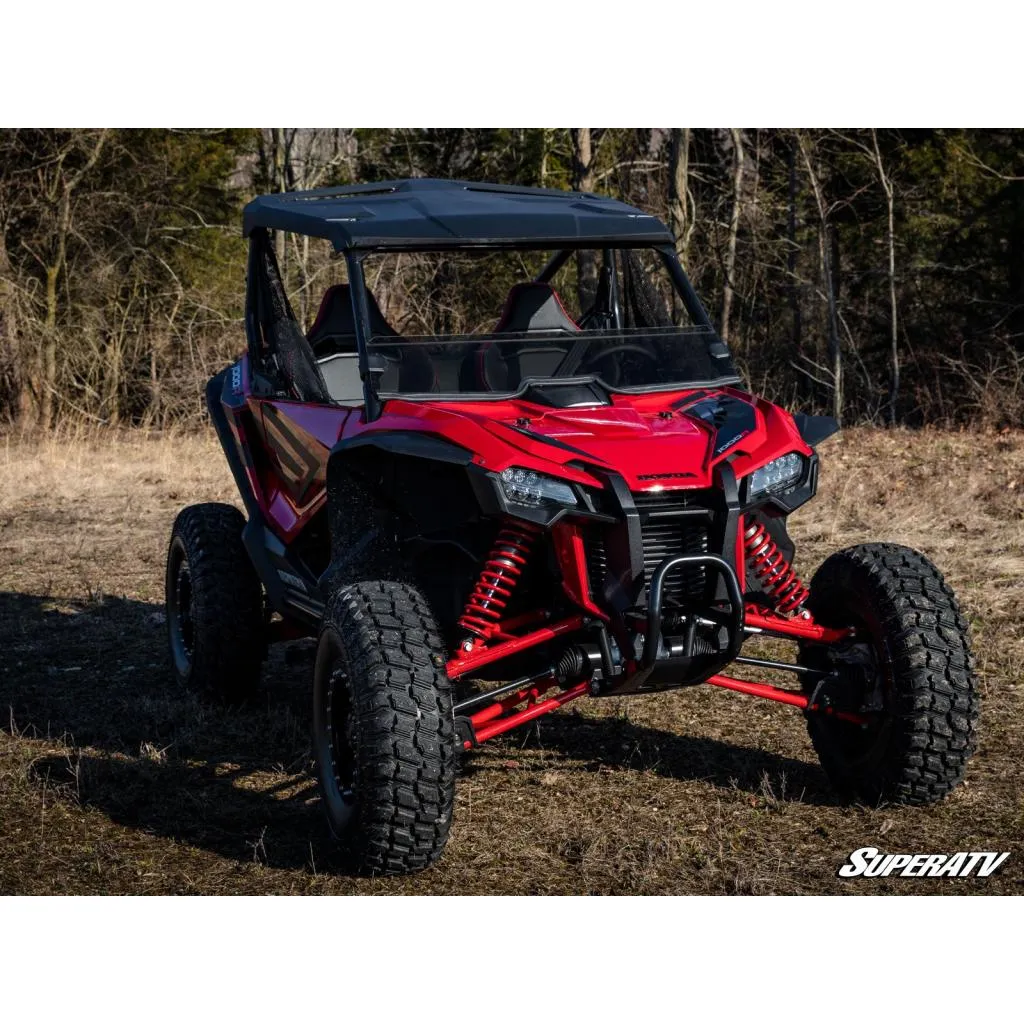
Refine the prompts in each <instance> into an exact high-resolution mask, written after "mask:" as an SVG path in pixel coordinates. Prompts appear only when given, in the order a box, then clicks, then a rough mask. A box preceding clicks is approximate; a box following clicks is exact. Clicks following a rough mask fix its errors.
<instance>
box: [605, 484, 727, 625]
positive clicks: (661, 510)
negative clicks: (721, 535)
mask: <svg viewBox="0 0 1024 1024" xmlns="http://www.w3.org/2000/svg"><path fill="white" fill-rule="evenodd" d="M633 502H634V504H635V505H636V507H637V511H638V512H639V513H640V535H641V538H642V541H643V552H644V583H645V586H646V585H648V584H650V581H651V574H652V573H653V572H654V570H655V569H657V567H658V566H659V565H660V564H661V563H662V562H663V561H664V560H665V559H666V558H670V557H671V556H673V555H696V554H707V553H708V548H709V540H710V526H711V513H710V512H709V511H708V510H707V508H706V506H702V505H701V503H700V499H699V495H697V494H694V493H693V492H686V493H685V494H681V493H678V492H671V491H669V492H654V493H650V492H646V493H642V494H634V495H633ZM586 550H587V568H588V571H589V573H590V586H591V591H592V592H593V594H594V595H595V596H599V595H600V594H601V590H602V587H603V584H604V581H605V579H606V578H607V576H608V568H609V567H608V550H607V544H606V534H605V531H604V530H602V529H597V530H593V531H592V532H591V533H590V535H589V536H588V538H587V544H586ZM706 589H707V569H706V568H705V567H704V566H690V567H680V568H679V569H676V570H674V571H673V572H671V573H669V575H668V576H667V577H666V579H665V587H664V591H663V600H664V602H665V604H666V605H667V606H669V607H673V606H675V607H678V606H680V605H685V604H693V603H699V602H701V601H703V600H704V599H705V596H706Z"/></svg>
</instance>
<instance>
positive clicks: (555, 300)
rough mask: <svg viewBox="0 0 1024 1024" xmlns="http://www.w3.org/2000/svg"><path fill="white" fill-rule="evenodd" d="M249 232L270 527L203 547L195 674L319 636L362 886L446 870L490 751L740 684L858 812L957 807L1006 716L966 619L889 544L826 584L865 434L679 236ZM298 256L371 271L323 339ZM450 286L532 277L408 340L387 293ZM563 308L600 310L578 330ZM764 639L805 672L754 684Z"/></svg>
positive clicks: (248, 496)
mask: <svg viewBox="0 0 1024 1024" xmlns="http://www.w3.org/2000/svg"><path fill="white" fill-rule="evenodd" d="M244 231H245V235H246V236H247V237H248V238H249V243H250V251H249V267H248V286H247V301H246V334H247V338H248V351H247V353H246V354H245V355H243V356H242V357H241V359H240V360H239V361H238V362H237V363H235V364H234V365H233V366H231V367H229V368H228V369H226V370H224V371H222V372H221V373H218V374H217V375H216V376H215V377H214V378H213V379H212V380H211V381H210V383H209V386H208V388H207V402H208V405H209V410H210V414H211V416H212V419H213V423H214V426H215V427H216V430H217V433H218V435H219V437H220V440H221V443H222V444H223V447H224V452H225V454H226V456H227V459H228V462H229V463H230V466H231V469H232V472H233V474H234V477H235V480H236V482H237V484H238V488H239V491H240V492H241V496H242V500H243V501H244V503H245V508H246V513H247V515H246V516H243V515H242V514H241V513H240V512H239V511H238V510H236V509H235V508H233V507H230V506H225V505H209V504H207V505H195V506H192V507H189V508H186V509H184V510H183V511H182V512H181V513H180V515H179V516H178V518H177V520H176V522H175V525H174V532H173V535H172V538H171V544H170V550H169V554H168V563H167V609H168V616H167V620H168V625H169V635H170V646H171V654H172V658H173V663H174V668H175V672H176V674H177V676H178V677H179V678H180V679H181V680H182V681H184V682H188V683H191V684H197V685H199V686H202V687H206V688H210V689H214V690H218V691H220V692H221V693H222V694H224V695H226V696H228V697H229V698H232V699H236V698H241V697H244V696H245V695H246V694H247V693H248V692H249V691H250V690H252V689H253V687H255V686H256V684H257V681H258V677H259V674H260V665H261V661H262V659H263V657H264V654H265V652H266V646H267V643H268V642H269V641H273V640H276V639H284V638H294V637H298V636H303V635H307V636H318V637H319V645H318V648H317V653H316V667H315V671H314V678H313V746H314V753H315V756H316V761H317V765H318V773H319V781H320V786H321V790H322V795H323V804H324V807H325V810H326V812H327V818H328V821H329V823H330V826H331V829H332V830H333V832H334V834H335V835H336V836H337V837H338V838H339V839H341V840H343V841H344V842H345V843H346V845H347V846H348V847H349V849H350V851H351V852H352V853H353V855H354V856H355V858H356V860H357V862H358V864H359V865H360V866H361V868H362V869H364V870H369V871H375V872H403V871H411V870H415V869H419V868H423V867H426V866H427V865H429V864H430V863H432V862H433V861H434V860H435V859H436V858H437V857H438V855H439V854H440V852H441V850H442V849H443V847H444V844H445V841H446V839H447V836H448V832H449V829H450V827H451V822H452V810H453V796H454V787H455V776H456V764H457V758H458V755H459V753H460V752H462V751H466V750H471V749H472V748H473V747H476V746H477V745H478V744H480V743H483V742H484V741H486V740H489V739H491V738H492V737H494V736H497V735H500V734H501V733H503V732H506V731H507V730H509V729H512V728H514V727H516V726H518V725H522V724H524V723H526V722H529V721H531V720H533V719H535V718H538V717H539V716H541V715H545V714H547V713H548V712H550V711H554V710H555V709H557V708H559V707H561V706H563V705H564V704H567V703H568V702H569V701H572V700H576V699H577V698H580V697H584V696H589V697H598V698H600V697H604V696H621V695H625V694H634V693H651V692H654V691H660V690H668V689H677V688H679V687H684V686H695V685H699V684H711V685H713V686H721V687H726V688H727V689H731V690H736V691H738V692H739V693H743V694H748V695H752V696H756V697H762V698H767V699H769V700H774V701H780V702H782V703H785V704H791V705H792V706H793V707H796V708H799V709H800V710H801V711H802V712H803V713H804V715H805V717H806V719H807V724H808V728H809V730H810V735H811V739H812V741H813V743H814V746H815V749H816V750H817V752H818V755H819V757H820V759H821V762H822V765H823V766H824V768H825V770H826V772H827V773H828V775H829V777H830V779H831V780H832V782H833V783H834V784H835V785H836V786H837V787H838V788H839V789H840V790H841V791H842V792H843V793H845V794H847V795H849V796H850V797H854V798H858V799H860V800H863V801H867V802H869V803H872V804H874V803H876V802H879V801H883V800H894V801H902V802H906V803H918V804H920V803H929V802H932V801H935V800H938V799H940V798H941V797H943V796H945V795H946V794H947V793H948V792H949V791H950V790H951V789H952V788H953V787H954V786H955V785H956V784H957V783H958V782H959V781H960V779H961V777H962V775H963V772H964V768H965V764H966V762H967V759H968V757H969V756H970V754H971V751H972V748H973V735H974V729H975V723H976V719H977V693H976V686H975V679H974V674H973V661H972V657H971V653H970V646H969V638H968V630H967V623H966V622H965V620H964V617H963V615H962V614H961V613H960V609H959V607H958V605H957V601H956V598H955V597H954V595H953V592H952V590H951V589H950V588H949V586H948V585H947V584H946V583H945V582H944V580H943V578H942V576H941V574H940V573H939V571H938V570H937V569H936V568H935V566H933V565H932V564H931V562H929V561H928V559H927V558H925V557H924V556H923V555H921V554H919V553H917V552H916V551H912V550H909V549H908V548H904V547H898V546H896V545H892V544H865V545H859V546H856V547H852V548H848V549H846V550H844V551H840V552H838V553H837V554H834V555H832V556H831V557H830V558H828V559H827V560H826V561H825V563H824V564H823V565H822V566H821V568H820V569H819V570H818V571H817V573H816V574H815V575H814V577H813V579H812V580H811V581H810V583H809V584H806V583H804V582H803V580H801V578H800V577H798V576H797V574H796V573H795V571H794V569H793V543H792V541H791V540H790V538H789V536H788V534H787V531H786V517H787V516H788V515H789V513H791V512H793V511H794V510H795V509H797V508H799V507H800V506H801V505H803V504H804V503H805V502H807V501H808V500H810V499H811V498H812V497H814V494H815V489H816V486H817V478H818V456H817V454H816V452H815V448H816V446H817V445H818V444H819V442H821V441H822V440H824V439H825V438H826V437H828V436H829V435H830V434H832V433H833V432H834V431H835V430H836V424H835V422H834V421H833V420H831V419H829V418H827V417H822V416H811V415H803V414H798V415H791V414H790V413H788V412H786V411H785V410H784V409H781V408H779V407H778V406H775V405H772V404H771V403H769V402H765V401H763V400H761V399H758V398H756V397H754V396H753V395H751V394H750V393H749V392H748V391H746V390H745V389H744V387H743V383H742V381H741V379H740V377H739V375H738V374H737V372H736V370H735V368H734V365H733V361H732V358H731V356H730V353H729V350H728V349H727V347H726V346H725V345H724V344H723V342H722V341H721V340H720V339H719V338H718V336H717V335H716V333H715V330H714V328H713V326H712V324H711V322H710V321H709V319H708V316H707V313H706V312H705V311H704V309H703V307H702V306H701V304H700V301H699V300H698V298H697V296H696V295H695V293H694V291H693V288H692V287H691V285H690V283H689V281H688V279H687V277H686V275H685V273H684V272H683V269H682V267H681V266H680V265H679V262H678V260H677V258H676V254H675V248H674V245H673V239H672V236H671V234H670V232H669V231H668V230H667V229H666V228H665V226H664V225H663V224H662V223H661V222H660V221H658V220H657V219H656V218H654V217H652V216H650V215H648V214H645V213H643V212H642V211H640V210H638V209H634V208H632V207H630V206H627V205H625V204H623V203H620V202H617V201H615V200H612V199H608V198H605V197H601V196H597V195H589V194H581V193H565V192H556V191H551V190H545V189H530V188H515V187H505V186H497V185H484V184H474V183H466V182H446V181H430V180H414V181H397V182H386V183H382V184H375V185H367V186H356V187H349V188H339V189H325V190H320V191H316V192H307V193H285V194H280V195H271V196H263V197H261V198H259V199H256V200H255V201H253V202H252V203H250V204H249V205H248V206H247V207H246V210H245V215H244ZM271 232H294V233H297V234H299V235H305V236H311V237H312V238H314V239H324V240H327V242H329V243H330V246H332V247H333V250H334V252H335V253H336V255H337V257H338V260H336V261H335V263H336V265H338V266H339V267H343V269H344V273H345V278H346V279H345V281H344V282H341V283H338V284H336V285H334V286H333V287H331V288H329V289H327V291H326V294H324V295H323V299H322V303H321V306H320V311H319V314H318V315H317V317H316V319H315V322H314V323H313V326H312V328H311V329H310V331H309V332H308V334H304V333H303V331H302V329H301V328H300V326H299V324H298V322H297V321H296V318H295V316H294V314H293V312H292V306H291V304H290V303H289V299H288V297H287V296H286V294H285V288H284V285H283V283H282V277H281V273H280V269H279V263H278V260H277V258H276V256H275V247H274V244H273V242H272V237H271V234H270V233H271ZM452 255H455V256H458V257H459V258H460V259H463V260H468V261H469V262H473V260H479V259H481V258H484V257H491V258H498V259H499V260H500V261H501V263H500V265H501V267H502V268H503V272H504V273H505V274H506V276H507V275H508V274H510V273H513V274H518V275H519V276H520V279H519V280H518V282H517V283H515V284H514V285H513V286H512V287H511V288H505V289H504V293H505V301H504V305H503V308H501V303H500V302H498V303H496V304H495V306H494V308H493V309H491V310H490V312H489V314H485V315H484V316H483V317H482V318H481V317H477V320H476V321H474V322H470V321H469V320H467V319H465V318H463V319H458V318H455V319H452V320H451V324H454V328H451V325H450V324H449V329H448V330H445V329H434V330H432V331H430V332H429V333H426V332H421V333H419V334H417V331H416V329H415V325H414V328H413V329H412V330H410V329H408V327H403V330H402V331H399V330H398V329H397V328H396V327H395V325H394V323H392V322H390V321H389V319H388V318H387V317H386V316H385V314H384V312H383V311H382V309H381V308H380V306H379V305H378V303H377V301H376V300H375V297H374V295H373V294H371V290H370V288H369V287H368V283H367V282H368V280H371V278H370V275H369V274H368V272H367V268H368V267H370V266H371V264H373V261H374V260H375V259H379V258H380V257H381V256H385V257H388V258H389V259H390V260H391V265H392V266H393V267H397V268H398V270H399V272H400V271H401V267H402V266H403V260H405V261H406V262H405V264H404V265H405V266H413V265H416V266H420V264H419V263H415V264H414V262H413V261H417V260H423V259H427V258H438V257H447V256H452ZM531 260H532V261H533V262H532V263H531ZM531 267H532V269H529V273H528V274H526V273H525V271H526V269H527V268H531ZM442 277H443V281H444V284H445V287H446V288H447V291H446V292H445V294H446V295H449V294H451V293H452V290H453V289H454V290H456V291H457V289H458V288H459V286H460V285H461V283H462V278H461V277H460V276H459V275H458V274H456V273H452V272H450V271H448V272H446V273H445V274H444V275H442V274H440V272H439V273H438V275H437V278H436V280H437V281H441V280H442ZM562 278H565V279H566V280H567V281H568V284H567V285H563V286H562V294H563V295H569V294H570V293H571V294H575V293H576V292H577V291H580V292H583V293H584V294H587V295H588V304H587V308H585V309H580V310H578V311H575V312H572V311H569V310H567V309H566V308H565V305H564V303H563V300H562V298H560V296H559V293H558V292H557V291H556V290H555V286H554V282H556V281H557V280H561V279H562ZM372 280H373V281H374V282H377V281H378V280H379V277H376V276H375V277H373V278H372ZM513 280H515V277H514V276H513ZM583 282H587V283H588V288H589V291H587V288H584V287H581V284H582V283H583ZM374 287H375V288H376V287H377V285H376V284H374ZM438 287H440V285H438ZM445 316H447V313H446V314H445ZM487 316H489V319H487ZM407 319H408V318H407ZM410 322H413V321H410ZM765 637H772V638H778V639H782V640H787V641H791V642H792V644H793V651H794V656H793V659H792V660H791V661H779V660H777V659H775V658H769V657H764V656H759V657H758V656H753V655H752V654H751V653H749V648H748V643H749V642H750V641H757V640H759V639H761V638H765ZM776 646H777V645H776ZM763 653H764V652H762V654H763ZM732 665H735V666H741V668H740V669H739V671H740V672H741V674H744V675H745V676H746V677H748V678H742V679H741V678H736V677H735V676H733V675H731V674H726V673H727V670H728V668H729V666H732ZM754 669H767V670H773V671H775V672H780V671H781V672H787V673H791V674H792V675H793V676H794V677H795V681H796V685H795V686H793V687H792V688H783V687H780V686H777V685H775V684H773V683H768V682H756V681H751V680H750V679H749V676H750V675H752V674H753V672H752V670H754Z"/></svg>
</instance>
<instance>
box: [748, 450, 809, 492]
mask: <svg viewBox="0 0 1024 1024" xmlns="http://www.w3.org/2000/svg"><path fill="white" fill-rule="evenodd" d="M803 471H804V457H803V456H802V455H801V454H800V453H799V452H790V453H789V454H788V455H782V456H780V457H779V458H777V459H772V461H771V462H769V463H768V465H767V466H762V467H761V468H760V469H755V470H754V472H753V473H751V474H750V490H749V491H748V492H747V493H748V495H749V497H751V498H753V497H754V496H755V495H758V494H763V493H764V492H765V491H778V490H781V489H782V488H784V487H787V486H788V485H789V484H793V483H796V481H797V480H799V479H800V476H801V474H802V473H803Z"/></svg>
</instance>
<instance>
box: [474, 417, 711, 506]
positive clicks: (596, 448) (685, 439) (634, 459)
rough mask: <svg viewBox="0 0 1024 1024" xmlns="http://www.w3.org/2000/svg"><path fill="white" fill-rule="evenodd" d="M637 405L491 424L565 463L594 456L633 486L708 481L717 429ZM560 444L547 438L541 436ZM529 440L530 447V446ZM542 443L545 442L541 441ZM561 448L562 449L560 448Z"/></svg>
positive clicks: (511, 439)
mask: <svg viewBox="0 0 1024 1024" xmlns="http://www.w3.org/2000/svg"><path fill="white" fill-rule="evenodd" d="M668 411H669V410H667V409H666V408H664V406H663V407H662V408H660V409H648V410H645V411H641V410H640V409H637V408H636V407H634V406H633V405H629V404H622V405H611V406H593V407H588V408H583V409H546V410H544V411H542V412H540V411H539V410H537V409H532V410H531V412H532V413H533V415H531V416H529V417H528V420H529V422H528V424H526V425H519V424H517V418H512V419H511V420H509V419H491V420H489V421H486V423H485V425H486V427H487V429H488V430H490V432H491V433H493V434H494V435H495V436H497V437H499V438H500V439H501V440H503V441H505V442H506V443H509V444H514V445H516V446H517V447H521V448H524V450H529V451H530V452H531V453H535V454H539V453H540V452H541V451H543V457H544V458H549V459H552V460H553V461H557V462H559V463H563V464H564V463H566V462H573V461H575V462H593V463H595V464H597V465H603V466H608V467H609V468H611V469H614V470H615V471H616V472H618V473H620V474H621V475H622V476H624V477H625V478H626V482H627V483H628V484H629V486H630V488H631V489H634V490H643V489H644V488H647V487H653V486H656V485H661V486H663V487H692V486H703V485H704V484H705V483H706V482H707V479H708V469H709V467H708V460H709V455H710V441H711V432H710V430H709V429H708V428H707V427H705V426H704V425H703V424H702V423H699V422H697V421H695V420H693V419H691V418H690V417H689V416H685V415H682V414H680V413H678V412H673V413H672V414H671V415H668V416H666V415H664V413H665V412H668ZM541 439H544V440H550V441H551V442H555V443H554V444H544V441H543V440H541ZM524 442H529V448H526V447H525V446H524ZM538 446H540V447H538ZM555 451H557V454H555Z"/></svg>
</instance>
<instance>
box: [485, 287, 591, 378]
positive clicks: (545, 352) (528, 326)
mask: <svg viewBox="0 0 1024 1024" xmlns="http://www.w3.org/2000/svg"><path fill="white" fill-rule="evenodd" d="M579 332H580V326H579V324H577V323H576V321H575V320H573V318H572V317H571V316H569V314H568V312H567V311H566V309H565V306H564V305H562V300H561V298H560V297H559V295H558V292H556V291H555V289H554V288H553V287H552V286H551V285H550V284H548V283H547V282H546V281H528V282H525V283H522V284H516V285H513V286H512V288H511V290H510V291H509V293H508V298H506V299H505V305H504V307H503V309H502V311H501V317H500V318H499V320H498V322H497V324H495V326H494V331H493V333H494V334H519V335H523V334H546V335H551V334H566V335H568V334H578V333H579ZM568 351H569V349H568V347H567V345H566V344H565V343H559V342H557V341H552V340H550V339H549V340H546V341H537V342H536V343H534V342H530V341H525V340H524V341H520V342H506V343H503V344H495V343H494V342H488V343H486V344H484V345H481V346H480V348H478V349H477V350H476V352H475V353H474V354H473V356H472V359H473V361H474V362H473V367H472V368H473V370H474V371H475V374H474V375H475V377H476V382H477V384H478V385H479V386H480V387H481V389H482V390H484V391H507V390H515V389H516V388H518V386H519V382H520V381H521V380H522V379H523V378H524V377H550V376H551V375H552V374H553V373H554V372H555V371H556V370H557V369H558V367H559V366H560V365H561V364H562V362H563V360H564V359H565V356H566V354H567V353H568Z"/></svg>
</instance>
